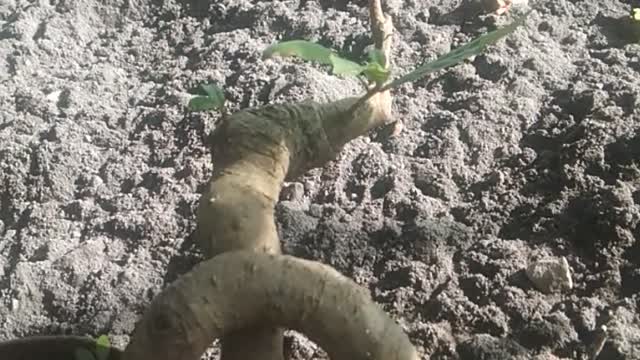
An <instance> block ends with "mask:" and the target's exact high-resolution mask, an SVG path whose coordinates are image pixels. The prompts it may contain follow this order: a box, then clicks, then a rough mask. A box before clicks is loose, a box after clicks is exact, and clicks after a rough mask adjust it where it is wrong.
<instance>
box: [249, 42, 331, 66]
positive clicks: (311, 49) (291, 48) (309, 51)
mask: <svg viewBox="0 0 640 360" xmlns="http://www.w3.org/2000/svg"><path fill="white" fill-rule="evenodd" d="M332 53H333V52H332V51H331V50H330V49H328V48H326V47H324V46H322V45H320V44H316V43H314V42H311V41H306V40H291V41H283V42H281V43H277V44H273V45H271V46H269V47H267V48H266V49H265V50H264V51H263V52H262V58H263V59H268V58H271V57H273V56H274V55H279V56H283V57H287V56H297V57H299V58H301V59H303V60H306V61H317V62H320V63H322V64H327V65H331V54H332Z"/></svg>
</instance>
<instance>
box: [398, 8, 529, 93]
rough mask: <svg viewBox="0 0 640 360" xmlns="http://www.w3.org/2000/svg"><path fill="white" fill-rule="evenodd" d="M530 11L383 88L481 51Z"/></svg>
mask: <svg viewBox="0 0 640 360" xmlns="http://www.w3.org/2000/svg"><path fill="white" fill-rule="evenodd" d="M531 11H533V10H529V11H528V12H527V13H526V14H525V15H523V16H522V17H520V18H519V19H517V20H515V21H514V22H513V23H511V24H509V25H507V26H504V27H502V28H500V29H497V30H494V31H491V32H489V33H487V34H484V35H482V36H479V37H477V38H476V39H474V40H472V41H470V42H468V43H467V44H465V45H463V46H461V47H459V48H457V49H455V50H452V51H451V52H449V53H447V54H445V55H443V56H441V57H439V58H437V59H436V60H434V61H432V62H430V63H427V64H424V65H422V66H420V67H418V68H417V69H415V70H414V71H412V72H410V73H409V74H406V75H404V76H402V77H400V78H397V79H395V80H394V81H392V82H391V83H390V84H389V85H388V86H385V88H389V89H390V88H394V87H397V86H399V85H401V84H404V83H407V82H411V81H416V80H418V79H420V78H422V77H424V76H426V75H427V74H430V73H432V72H435V71H438V70H441V69H444V68H447V67H450V66H453V65H456V64H458V63H460V62H462V61H464V60H465V59H468V58H470V57H471V56H474V55H478V54H480V53H482V52H483V51H484V50H485V49H486V48H487V46H489V45H492V44H495V43H496V42H498V40H500V39H502V38H503V37H505V36H507V35H509V34H511V33H512V32H513V31H515V30H516V29H517V28H518V27H519V26H520V25H522V24H523V23H524V21H525V20H526V18H527V16H528V15H529V14H530V13H531Z"/></svg>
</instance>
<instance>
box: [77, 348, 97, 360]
mask: <svg viewBox="0 0 640 360" xmlns="http://www.w3.org/2000/svg"><path fill="white" fill-rule="evenodd" d="M73 354H74V357H75V360H95V357H94V356H93V353H92V352H91V351H89V350H87V349H85V348H82V347H80V348H77V349H76V351H74V352H73Z"/></svg>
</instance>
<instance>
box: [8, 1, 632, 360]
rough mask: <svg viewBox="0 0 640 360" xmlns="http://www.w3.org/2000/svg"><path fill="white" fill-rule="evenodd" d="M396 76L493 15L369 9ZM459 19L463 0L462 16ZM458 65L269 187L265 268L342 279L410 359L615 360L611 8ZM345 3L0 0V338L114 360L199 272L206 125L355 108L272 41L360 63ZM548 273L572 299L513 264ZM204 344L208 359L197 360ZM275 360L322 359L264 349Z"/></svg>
mask: <svg viewBox="0 0 640 360" xmlns="http://www.w3.org/2000/svg"><path fill="white" fill-rule="evenodd" d="M383 3H385V4H386V5H385V8H386V10H388V12H389V13H390V14H391V15H392V16H393V17H394V19H395V20H394V22H395V26H396V38H395V52H394V56H395V65H396V68H397V69H400V70H399V71H406V70H408V69H410V68H412V67H413V66H414V65H416V64H419V63H421V62H422V61H424V60H426V59H433V58H434V57H435V56H437V55H440V54H443V53H445V52H446V51H448V50H449V49H451V48H452V47H455V46H458V45H460V44H462V43H464V42H466V41H469V40H470V39H472V38H474V37H476V36H477V35H479V34H481V33H484V32H486V31H487V30H490V29H492V28H493V27H494V26H495V24H497V25H504V24H508V23H510V22H511V21H512V20H513V18H514V17H515V16H516V13H517V12H521V11H522V9H521V7H520V8H519V7H514V8H513V10H512V13H510V14H507V15H506V16H502V17H495V16H488V15H483V14H476V13H474V11H473V9H472V8H473V7H472V6H465V5H464V4H466V3H467V2H466V1H464V2H463V1H457V0H456V1H453V0H425V1H423V0H421V1H411V0H407V1H400V0H393V1H383ZM463 3H464V4H463ZM529 5H533V6H534V7H535V8H536V11H534V12H533V13H532V14H531V16H530V17H529V19H528V21H527V23H526V26H524V27H523V28H521V29H520V30H518V31H517V33H515V34H513V35H511V36H509V37H508V39H506V40H503V41H501V42H500V43H499V44H498V45H497V46H494V47H491V48H490V49H489V51H488V52H487V53H486V54H484V55H480V56H477V57H475V58H474V59H472V60H471V61H467V62H466V63H465V64H463V65H460V66H457V67H455V68H452V69H450V70H448V71H443V72H440V73H438V74H435V75H432V76H429V77H427V78H425V79H424V80H421V81H419V82H417V83H415V84H409V85H405V86H403V87H402V88H400V89H398V90H397V91H395V93H394V94H395V100H394V111H395V114H396V117H397V119H398V120H401V121H402V122H403V123H404V129H403V131H402V132H401V133H400V134H399V135H396V136H389V135H388V133H389V132H388V131H386V130H387V129H384V130H382V131H377V132H373V133H371V134H368V136H365V137H362V138H359V139H356V140H355V141H353V142H352V143H350V144H349V145H348V146H347V148H346V149H345V151H344V152H343V153H342V154H341V156H340V157H339V158H338V159H337V160H336V161H334V162H332V163H330V164H328V165H327V166H325V167H324V168H322V169H316V170H314V171H311V172H309V173H307V174H305V176H304V177H303V178H301V179H299V181H298V182H296V183H291V184H288V185H287V187H286V188H285V189H284V190H283V193H282V199H281V200H282V201H281V202H280V203H279V205H278V208H277V222H278V225H279V230H280V232H281V236H282V241H283V244H284V249H285V252H286V253H289V254H293V255H296V256H299V257H303V258H308V259H313V260H318V261H322V262H324V263H327V264H330V265H332V266H333V267H335V268H336V269H337V270H339V271H340V272H342V273H344V274H345V275H348V276H349V277H351V278H353V279H354V280H356V281H357V282H358V283H359V284H361V285H362V286H364V287H367V288H368V289H369V290H370V291H371V294H372V296H373V297H374V299H375V300H376V301H377V302H379V303H380V304H382V305H383V306H384V308H385V310H386V311H388V312H389V313H390V314H391V315H392V316H393V317H394V318H395V319H397V321H398V322H399V323H400V324H401V326H402V327H403V328H404V329H405V331H406V332H407V333H408V334H409V335H410V337H411V340H412V341H413V343H414V344H415V345H416V346H417V347H418V348H419V350H420V352H421V353H422V354H423V355H424V358H431V359H530V358H537V359H554V358H556V357H558V358H568V359H587V358H588V354H589V352H591V351H592V350H591V349H592V348H594V346H595V345H596V343H597V341H596V339H597V338H598V336H597V334H598V330H599V329H600V327H601V326H602V325H606V327H607V334H608V336H607V337H606V342H605V343H604V347H603V348H602V351H601V352H600V353H599V356H598V357H597V358H598V359H607V360H615V359H640V315H639V314H640V295H639V293H640V242H638V241H637V240H636V239H638V238H639V237H640V226H639V225H638V223H639V221H640V131H639V130H640V57H639V56H640V44H639V43H635V44H634V43H632V42H630V41H629V40H628V39H627V37H626V35H627V33H628V29H624V27H622V26H621V25H620V24H621V22H620V21H619V18H621V17H625V16H627V14H628V12H629V9H630V5H629V2H628V1H621V0H606V1H602V0H584V1H575V0H544V1H537V2H533V1H532V2H531V3H530V4H529ZM368 21H369V20H368V12H367V9H366V1H363V0H359V1H333V0H315V1H314V0H291V1H256V0H253V1H250V0H219V1H211V2H205V1H196V0H193V1H189V0H167V1H152V0H137V1H125V0H106V1H104V0H49V1H47V0H40V1H30V0H29V1H27V0H0V340H6V339H13V338H17V337H25V336H30V335H36V334H77V335H85V334H87V335H91V336H98V335H100V334H104V333H108V334H110V335H111V336H112V340H113V341H114V342H115V343H116V345H119V346H120V347H122V346H124V345H125V344H126V343H127V341H128V335H129V334H130V333H131V331H132V330H133V326H134V324H135V321H136V320H137V318H138V317H139V316H140V314H141V312H142V311H143V310H144V309H145V306H146V305H147V304H148V303H149V301H150V300H151V299H152V298H153V297H154V295H155V294H157V293H158V292H159V291H161V290H162V289H163V288H164V287H165V286H166V285H167V284H168V283H169V282H171V281H173V280H175V279H176V278H177V277H178V276H179V275H180V274H183V273H185V272H187V271H188V270H189V269H190V268H191V267H192V266H193V265H194V264H196V263H197V262H198V261H200V260H202V259H203V256H202V254H201V252H200V251H199V250H198V249H197V247H196V246H195V244H194V241H193V231H194V225H195V215H194V212H195V208H196V206H197V202H198V199H199V194H200V193H201V192H202V190H203V185H204V184H205V182H206V181H207V180H208V178H209V176H210V174H211V170H212V164H211V163H210V154H209V151H208V144H207V141H208V134H209V132H210V131H211V130H212V128H213V126H214V121H215V120H216V119H217V118H218V117H219V115H218V114H216V113H189V112H188V111H186V109H185V103H186V101H188V99H189V97H190V96H191V95H190V93H195V92H196V90H197V87H198V86H199V85H200V84H202V83H204V82H212V81H213V82H217V83H218V84H220V85H222V86H223V87H224V89H225V91H226V94H227V96H228V100H229V104H230V106H231V109H230V110H231V111H233V110H235V109H239V108H245V107H249V106H256V105H261V104H266V103H273V102H288V101H295V100H302V99H304V98H308V97H312V98H315V99H318V100H322V99H335V98H337V97H340V96H344V95H345V94H356V93H357V92H356V91H357V89H358V87H357V83H355V82H354V81H351V80H342V79H339V78H336V77H334V76H331V75H329V73H328V71H327V69H326V68H320V67H317V66H315V65H313V64H304V63H302V62H299V61H295V60H283V59H276V60H268V61H263V60H262V59H261V51H262V50H263V49H264V48H265V47H266V46H268V45H269V44H271V43H273V42H274V41H277V40H282V39H293V38H304V39H310V40H316V41H320V42H321V43H322V44H324V45H326V46H330V47H333V48H336V49H339V50H340V51H341V52H342V53H343V54H346V55H350V56H353V57H355V58H360V59H363V58H364V56H365V48H366V47H367V46H368V45H369V44H370V43H371V39H370V37H369V31H368V27H369V23H368ZM561 256H565V257H566V258H567V260H568V263H569V265H570V267H571V271H572V274H573V281H574V287H573V289H571V290H570V291H568V292H564V293H552V294H546V293H543V292H541V291H539V290H537V289H536V288H535V287H534V286H533V284H532V282H531V281H530V280H529V279H528V278H527V277H526V275H525V273H524V269H525V268H526V266H527V264H529V263H530V262H531V261H533V260H536V259H543V258H549V257H561ZM216 349H217V343H213V344H212V347H211V349H210V351H209V352H208V356H211V358H215V357H216V354H217V350H216ZM286 352H287V354H289V355H290V356H291V358H292V359H311V358H322V357H323V356H324V353H323V352H322V350H321V349H319V348H318V347H317V346H316V345H314V344H313V343H311V342H310V341H308V340H306V339H305V338H304V337H303V336H301V335H300V334H296V333H289V334H288V335H287V341H286Z"/></svg>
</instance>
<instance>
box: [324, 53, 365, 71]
mask: <svg viewBox="0 0 640 360" xmlns="http://www.w3.org/2000/svg"><path fill="white" fill-rule="evenodd" d="M329 59H330V60H331V64H332V65H333V73H334V74H336V75H348V76H357V75H358V74H360V73H362V71H363V70H364V68H365V67H364V66H362V65H360V64H358V63H356V62H353V61H351V60H347V59H344V58H341V57H339V56H338V55H335V54H331V55H329Z"/></svg>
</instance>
